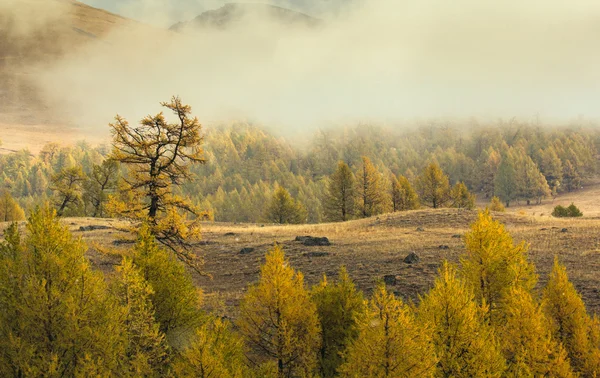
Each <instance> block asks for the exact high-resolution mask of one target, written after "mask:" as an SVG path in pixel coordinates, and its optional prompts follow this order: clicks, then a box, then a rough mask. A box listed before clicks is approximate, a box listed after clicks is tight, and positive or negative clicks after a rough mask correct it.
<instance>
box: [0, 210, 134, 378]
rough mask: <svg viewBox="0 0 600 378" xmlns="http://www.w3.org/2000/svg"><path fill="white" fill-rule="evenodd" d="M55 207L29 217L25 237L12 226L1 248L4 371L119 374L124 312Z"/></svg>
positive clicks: (0, 361)
mask: <svg viewBox="0 0 600 378" xmlns="http://www.w3.org/2000/svg"><path fill="white" fill-rule="evenodd" d="M85 250H86V247H85V245H84V244H83V242H82V241H81V240H79V239H74V238H73V237H72V236H71V234H70V233H69V231H68V229H67V227H65V226H63V225H61V224H60V223H59V220H58V219H57V217H56V213H55V211H54V210H52V209H50V208H49V207H48V206H46V207H43V208H38V209H36V210H35V211H34V212H33V213H32V214H31V215H30V217H29V219H28V223H27V235H26V237H25V240H24V241H21V238H20V235H19V233H18V229H17V227H16V226H13V227H10V228H9V230H8V232H7V234H6V236H5V243H2V246H1V247H0V252H1V253H0V260H1V261H0V289H1V290H0V308H2V311H0V350H1V351H2V352H1V353H0V376H4V377H12V376H15V377H23V376H76V375H78V374H81V372H83V371H95V372H96V373H97V374H98V375H101V376H110V375H113V374H114V373H116V372H117V369H118V365H119V356H121V355H122V347H121V345H122V342H121V333H122V326H121V322H120V319H119V309H118V307H117V306H116V304H115V303H114V301H113V300H111V298H110V296H109V295H108V290H107V288H106V285H105V283H104V279H103V277H102V274H101V273H100V272H98V271H94V270H92V269H91V267H90V265H89V263H88V261H87V260H86V259H85V258H84V252H85Z"/></svg>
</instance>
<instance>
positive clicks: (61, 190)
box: [50, 167, 85, 217]
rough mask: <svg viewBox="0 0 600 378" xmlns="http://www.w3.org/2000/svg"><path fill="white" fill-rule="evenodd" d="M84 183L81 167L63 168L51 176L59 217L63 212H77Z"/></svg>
mask: <svg viewBox="0 0 600 378" xmlns="http://www.w3.org/2000/svg"><path fill="white" fill-rule="evenodd" d="M84 181H85V174H84V173H83V171H82V170H81V167H70V168H63V169H62V170H61V171H60V172H58V173H57V174H55V175H54V176H52V186H51V187H50V189H52V190H53V191H54V193H55V197H56V201H55V204H56V208H57V211H56V213H57V215H58V216H59V217H60V216H62V215H63V214H64V212H65V210H67V209H69V210H71V211H72V212H74V211H77V209H76V207H77V206H78V205H80V203H81V190H82V186H83V183H84Z"/></svg>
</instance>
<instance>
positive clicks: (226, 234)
mask: <svg viewBox="0 0 600 378" xmlns="http://www.w3.org/2000/svg"><path fill="white" fill-rule="evenodd" d="M224 236H235V232H226V233H225V235H224Z"/></svg>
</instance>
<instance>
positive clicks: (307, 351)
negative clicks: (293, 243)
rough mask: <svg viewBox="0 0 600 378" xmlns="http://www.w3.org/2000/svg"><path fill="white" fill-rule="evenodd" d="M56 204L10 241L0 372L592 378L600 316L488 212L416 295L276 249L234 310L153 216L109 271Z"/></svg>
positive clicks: (1, 302)
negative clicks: (317, 272) (93, 258)
mask: <svg viewBox="0 0 600 378" xmlns="http://www.w3.org/2000/svg"><path fill="white" fill-rule="evenodd" d="M55 214H56V213H55V210H53V209H51V208H50V207H42V208H39V209H37V210H35V211H33V212H32V214H31V215H30V217H29V219H28V222H27V225H26V232H25V234H24V235H23V234H22V233H21V232H20V231H19V229H18V226H17V224H16V223H14V224H13V225H11V226H10V227H8V229H7V230H6V231H5V234H4V241H3V242H2V243H0V308H2V311H0V350H1V351H2V352H1V353H0V375H2V376H4V377H13V376H14V377H22V376H82V377H83V376H85V377H88V376H135V377H139V376H147V377H151V376H178V377H187V376H195V377H204V378H207V377H223V378H226V377H334V376H342V377H538V376H552V377H575V376H577V375H580V376H584V377H593V376H596V375H597V374H598V373H599V372H600V322H599V320H598V319H597V318H596V317H591V316H590V315H589V314H588V313H587V312H586V309H585V305H584V303H583V301H582V299H581V297H580V296H579V294H578V293H577V292H576V290H575V288H574V286H573V285H572V283H571V282H570V281H569V280H568V277H567V273H566V270H565V268H564V267H563V266H562V265H561V264H560V263H559V262H558V260H556V261H555V264H554V267H553V270H552V272H551V274H550V277H549V281H548V283H547V284H546V286H545V287H544V288H543V289H541V290H540V291H536V290H535V289H534V287H535V286H536V281H537V275H536V273H535V269H534V266H533V265H532V263H531V262H530V261H529V260H528V257H527V245H526V244H525V243H520V244H515V243H514V242H513V240H512V238H511V237H510V235H509V234H508V233H507V231H506V230H505V229H504V227H503V226H502V225H501V224H500V223H498V222H497V221H494V220H493V219H492V218H491V216H490V214H489V213H487V212H483V213H480V214H479V218H478V220H477V221H476V222H475V223H474V224H473V225H472V226H471V228H470V230H469V231H468V232H467V233H466V235H465V236H464V240H465V247H466V253H465V254H464V255H463V256H462V257H461V259H460V263H459V264H458V265H456V266H454V265H451V264H448V263H443V264H442V265H441V267H440V269H439V274H438V277H437V279H436V280H435V284H434V286H433V287H432V288H431V290H430V291H429V292H428V293H425V294H424V295H423V296H422V297H421V298H420V300H419V303H418V304H413V303H404V302H403V301H402V300H401V299H399V298H397V297H395V296H394V294H392V293H390V292H388V291H387V289H386V287H385V285H384V284H383V283H382V282H380V283H379V284H378V285H377V287H376V288H375V289H374V291H373V293H372V294H371V295H370V297H369V298H368V299H367V298H366V297H365V296H364V294H363V293H362V292H361V291H360V290H358V289H357V288H356V287H355V285H354V283H353V282H352V279H351V277H350V276H349V275H348V273H347V272H346V270H345V269H344V268H341V269H340V271H339V274H338V276H337V278H336V279H331V277H323V280H322V281H321V283H320V284H318V285H316V286H314V287H312V288H308V287H307V286H306V284H305V283H304V280H303V275H302V273H301V272H299V271H296V270H295V269H294V268H293V267H292V266H290V264H289V263H288V261H287V260H286V258H285V255H284V251H283V250H282V249H281V247H280V246H277V245H276V246H274V247H273V249H272V250H271V251H270V252H268V253H267V255H266V259H265V262H264V265H263V266H262V267H261V270H260V277H259V279H258V282H256V283H255V284H254V285H251V286H250V287H249V288H248V290H247V291H246V292H245V294H244V297H243V299H242V303H241V305H240V308H239V316H237V318H236V319H232V320H230V319H227V318H220V317H218V316H215V315H213V314H210V313H207V312H205V311H203V310H202V293H201V291H199V290H198V289H196V288H195V287H194V285H193V283H192V278H191V276H190V274H189V272H188V271H187V270H186V269H185V268H184V266H183V265H182V263H180V262H179V261H177V260H176V259H175V258H174V256H173V255H172V254H170V253H167V252H166V251H165V250H163V249H162V248H161V247H159V245H158V244H157V243H156V241H155V239H154V237H153V236H152V234H151V233H150V232H149V228H148V227H142V228H141V230H140V232H139V235H138V239H137V243H136V244H135V246H134V247H133V248H132V249H131V250H130V251H128V252H127V253H125V254H124V255H123V257H122V260H121V262H120V263H119V264H118V265H117V266H116V269H115V270H114V271H111V272H108V273H107V274H106V276H105V277H103V274H102V273H101V272H99V271H97V270H94V269H92V268H91V267H90V264H89V262H88V261H87V259H86V258H84V252H85V251H86V246H85V245H84V244H83V242H82V241H81V240H80V239H78V238H73V236H72V235H71V234H70V233H69V231H68V230H67V227H66V226H64V225H62V224H61V222H60V221H59V219H58V218H57V217H56V215H55Z"/></svg>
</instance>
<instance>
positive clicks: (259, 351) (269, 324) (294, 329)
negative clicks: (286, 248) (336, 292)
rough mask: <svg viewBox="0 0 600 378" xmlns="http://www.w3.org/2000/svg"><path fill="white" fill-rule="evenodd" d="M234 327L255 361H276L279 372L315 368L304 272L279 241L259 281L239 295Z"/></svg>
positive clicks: (315, 331)
mask: <svg viewBox="0 0 600 378" xmlns="http://www.w3.org/2000/svg"><path fill="white" fill-rule="evenodd" d="M238 326H239V329H240V332H241V333H242V335H243V336H244V337H245V339H246V341H247V343H248V345H249V346H250V348H252V350H253V352H254V355H255V356H256V357H257V360H256V361H255V362H256V363H257V364H259V365H260V364H274V365H275V369H276V371H277V375H278V376H279V377H297V376H311V375H312V374H313V373H314V372H315V370H316V363H317V353H318V351H319V346H320V341H321V336H320V332H321V330H320V328H319V318H318V314H317V308H316V306H315V304H314V303H312V302H311V300H310V296H309V293H308V291H307V290H306V288H305V287H304V276H303V275H302V273H300V272H296V271H294V269H293V268H292V267H290V266H289V265H288V263H287V261H286V260H285V256H284V253H283V250H282V249H281V247H279V246H278V245H276V246H275V247H273V249H271V250H270V251H269V252H268V253H267V256H266V260H265V263H264V265H263V266H262V267H261V269H260V279H259V281H258V283H256V284H254V285H252V286H250V288H249V289H248V291H247V292H246V295H245V296H244V298H243V300H242V304H241V306H240V318H239V321H238ZM251 358H252V356H251Z"/></svg>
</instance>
